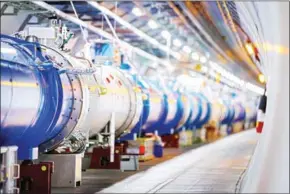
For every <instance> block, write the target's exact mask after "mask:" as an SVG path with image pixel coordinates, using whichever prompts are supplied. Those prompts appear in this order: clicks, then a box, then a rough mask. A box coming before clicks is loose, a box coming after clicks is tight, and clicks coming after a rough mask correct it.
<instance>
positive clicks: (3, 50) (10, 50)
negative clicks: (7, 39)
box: [1, 47, 16, 54]
mask: <svg viewBox="0 0 290 194" xmlns="http://www.w3.org/2000/svg"><path fill="white" fill-rule="evenodd" d="M1 53H5V54H16V50H15V49H14V48H7V47H2V48H1Z"/></svg>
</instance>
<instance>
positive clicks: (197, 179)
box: [100, 130, 258, 193]
mask: <svg viewBox="0 0 290 194" xmlns="http://www.w3.org/2000/svg"><path fill="white" fill-rule="evenodd" d="M257 138H258V136H257V134H256V132H255V131H254V130H249V131H245V132H241V133H238V134H235V135H231V136H229V137H226V138H224V139H221V140H219V141H216V142H214V143H211V144H208V145H205V146H202V147H200V148H198V149H192V150H190V151H188V152H186V153H184V154H182V155H180V156H177V157H175V158H173V159H171V160H167V161H165V162H162V163H159V164H158V165H156V166H153V167H151V168H149V169H147V170H145V171H143V172H140V173H137V174H134V175H132V176H130V177H128V178H126V179H124V180H122V181H120V182H118V183H116V184H114V185H112V186H110V187H108V188H106V189H103V190H101V191H100V192H101V193H235V192H236V191H237V190H238V187H239V180H240V179H241V177H242V175H243V173H244V171H245V170H246V168H247V165H248V163H249V160H250V158H251V156H252V154H253V151H254V148H255V145H256V143H257ZM111 176H112V177H115V176H114V175H111Z"/></svg>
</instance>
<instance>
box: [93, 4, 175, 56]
mask: <svg viewBox="0 0 290 194" xmlns="http://www.w3.org/2000/svg"><path fill="white" fill-rule="evenodd" d="M88 4H90V5H91V6H93V7H94V8H96V9H98V10H100V11H101V12H103V13H104V14H106V15H108V16H110V17H112V18H114V19H115V20H116V21H117V22H118V23H120V24H121V25H123V26H125V27H126V28H128V29H130V30H132V32H134V33H135V34H137V35H138V36H140V37H141V38H143V39H144V40H146V41H147V42H149V43H150V44H153V45H154V46H156V47H158V48H159V49H160V50H163V51H164V52H168V53H169V54H170V55H171V56H173V57H174V58H176V59H177V60H178V59H179V56H178V54H177V52H175V51H173V50H171V49H169V50H168V48H167V46H166V45H163V44H160V43H159V42H158V41H157V40H156V39H154V38H152V37H150V36H148V35H147V34H146V33H144V32H142V31H141V30H139V29H138V28H136V27H135V26H133V25H132V24H130V23H129V22H127V21H125V20H124V19H123V18H121V17H119V16H118V15H116V14H115V13H113V12H112V11H110V10H109V9H107V8H105V7H103V6H101V5H100V4H99V3H97V2H91V1H89V2H88Z"/></svg>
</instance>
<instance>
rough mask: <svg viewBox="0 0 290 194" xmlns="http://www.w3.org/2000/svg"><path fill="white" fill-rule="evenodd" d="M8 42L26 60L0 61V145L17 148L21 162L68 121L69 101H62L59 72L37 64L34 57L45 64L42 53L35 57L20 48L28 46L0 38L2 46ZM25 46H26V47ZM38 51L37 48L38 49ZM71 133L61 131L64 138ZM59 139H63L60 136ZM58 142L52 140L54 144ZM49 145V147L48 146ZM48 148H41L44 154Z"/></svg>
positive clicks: (70, 102) (6, 38)
mask: <svg viewBox="0 0 290 194" xmlns="http://www.w3.org/2000/svg"><path fill="white" fill-rule="evenodd" d="M4 42H6V43H9V45H10V47H13V48H15V49H16V50H17V52H18V53H17V54H18V55H19V53H20V54H22V55H24V56H25V58H26V59H27V60H26V61H24V62H23V63H24V64H21V63H17V62H14V61H9V60H5V55H2V53H1V55H2V56H3V57H4V58H2V60H1V133H0V145H4V146H8V145H16V146H18V147H19V149H18V158H19V159H20V160H23V159H30V158H31V150H32V148H35V147H38V146H39V145H40V144H42V143H44V142H46V141H48V140H50V139H52V138H54V137H55V136H57V135H58V134H60V132H61V131H62V130H63V128H64V125H65V124H66V123H67V122H68V120H69V116H65V115H70V113H71V111H72V110H71V109H69V108H66V109H64V108H63V106H66V107H71V104H72V101H71V100H69V101H65V99H64V98H63V96H64V95H63V89H62V83H61V79H60V76H59V74H58V69H56V68H54V67H53V66H52V65H48V64H49V63H46V65H45V66H41V65H36V64H35V63H34V62H33V61H34V59H35V58H36V57H37V58H38V59H40V60H44V61H46V58H45V57H44V56H42V53H41V50H40V49H37V52H36V53H37V54H36V56H34V55H30V54H29V52H26V51H25V50H24V49H23V48H24V47H25V48H27V49H32V48H35V45H36V46H38V45H37V44H35V45H34V46H31V45H32V44H31V43H28V42H25V41H23V40H18V39H15V38H10V37H8V36H2V35H1V43H3V44H4ZM26 46H27V47H26ZM38 48H39V47H38ZM9 59H10V58H9ZM69 132H70V131H65V132H63V136H65V135H67V133H69ZM60 138H62V136H61V137H60ZM56 143H59V142H58V141H55V142H54V144H56ZM50 146H52V145H50ZM45 149H48V147H40V151H44V150H45Z"/></svg>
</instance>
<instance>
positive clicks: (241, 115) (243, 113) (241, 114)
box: [234, 103, 246, 122]
mask: <svg viewBox="0 0 290 194" xmlns="http://www.w3.org/2000/svg"><path fill="white" fill-rule="evenodd" d="M237 106H239V107H240V109H241V111H240V112H239V115H238V117H237V118H236V119H234V122H240V121H244V120H245V118H246V110H245V108H244V106H243V105H242V104H240V103H238V104H237Z"/></svg>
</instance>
